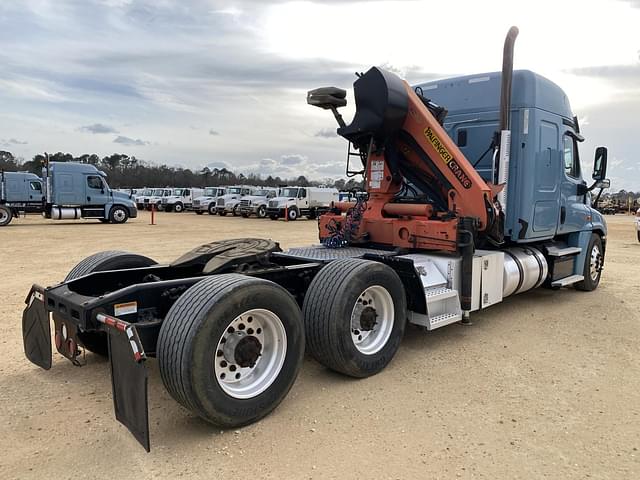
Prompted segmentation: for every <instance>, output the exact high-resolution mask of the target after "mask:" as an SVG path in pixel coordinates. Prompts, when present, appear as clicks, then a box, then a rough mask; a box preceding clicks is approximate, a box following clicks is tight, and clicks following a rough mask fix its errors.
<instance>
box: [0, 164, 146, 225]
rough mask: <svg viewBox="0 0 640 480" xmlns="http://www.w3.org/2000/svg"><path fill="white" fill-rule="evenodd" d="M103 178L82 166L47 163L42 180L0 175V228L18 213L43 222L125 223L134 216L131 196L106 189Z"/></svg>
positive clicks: (26, 175) (19, 174) (23, 175)
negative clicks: (37, 216)
mask: <svg viewBox="0 0 640 480" xmlns="http://www.w3.org/2000/svg"><path fill="white" fill-rule="evenodd" d="M106 177H107V176H106V174H105V173H104V172H102V171H100V170H98V169H97V168H96V167H95V166H93V165H89V164H84V163H72V162H50V163H49V164H48V165H47V166H45V167H44V168H43V169H42V178H40V177H38V176H37V175H35V174H33V173H29V172H1V173H0V227H2V226H5V225H8V224H9V223H10V222H11V220H12V219H13V218H18V217H19V216H20V214H21V213H24V214H27V213H42V215H43V216H44V217H45V218H50V219H53V220H66V219H78V218H93V219H96V220H100V221H101V222H103V223H125V222H126V221H127V220H128V219H129V218H135V217H137V215H138V210H137V208H136V204H135V201H134V200H133V199H132V195H130V194H126V193H122V192H118V191H115V190H112V189H111V188H109V185H108V184H107V180H106Z"/></svg>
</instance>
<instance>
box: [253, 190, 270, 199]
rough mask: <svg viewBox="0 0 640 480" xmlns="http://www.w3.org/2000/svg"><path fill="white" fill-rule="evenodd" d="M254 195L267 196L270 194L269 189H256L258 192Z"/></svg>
mask: <svg viewBox="0 0 640 480" xmlns="http://www.w3.org/2000/svg"><path fill="white" fill-rule="evenodd" d="M254 195H255V196H256V197H266V196H267V195H269V190H258V191H256V193H254Z"/></svg>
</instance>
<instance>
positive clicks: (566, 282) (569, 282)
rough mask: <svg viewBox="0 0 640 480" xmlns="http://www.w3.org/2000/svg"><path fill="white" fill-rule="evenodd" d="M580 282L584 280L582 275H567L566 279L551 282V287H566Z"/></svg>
mask: <svg viewBox="0 0 640 480" xmlns="http://www.w3.org/2000/svg"><path fill="white" fill-rule="evenodd" d="M582 280H584V275H569V276H568V277H564V278H561V279H559V280H555V281H553V282H551V286H552V287H566V286H568V285H573V284H574V283H578V282H581V281H582Z"/></svg>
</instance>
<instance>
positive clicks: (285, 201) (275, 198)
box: [269, 197, 296, 205]
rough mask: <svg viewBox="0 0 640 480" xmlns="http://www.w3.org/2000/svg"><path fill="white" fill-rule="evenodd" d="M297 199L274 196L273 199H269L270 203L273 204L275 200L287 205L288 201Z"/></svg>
mask: <svg viewBox="0 0 640 480" xmlns="http://www.w3.org/2000/svg"><path fill="white" fill-rule="evenodd" d="M295 201H296V199H295V198H292V197H274V198H272V199H271V200H269V203H270V204H271V203H274V202H275V203H277V204H278V205H285V204H287V203H290V202H295Z"/></svg>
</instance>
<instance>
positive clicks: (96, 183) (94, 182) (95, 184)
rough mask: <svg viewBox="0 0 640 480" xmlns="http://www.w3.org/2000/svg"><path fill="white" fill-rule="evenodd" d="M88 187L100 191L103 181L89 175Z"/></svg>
mask: <svg viewBox="0 0 640 480" xmlns="http://www.w3.org/2000/svg"><path fill="white" fill-rule="evenodd" d="M87 185H88V186H89V188H95V189H97V190H100V189H101V188H102V179H101V178H100V177H98V176H96V175H89V176H88V177H87Z"/></svg>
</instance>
